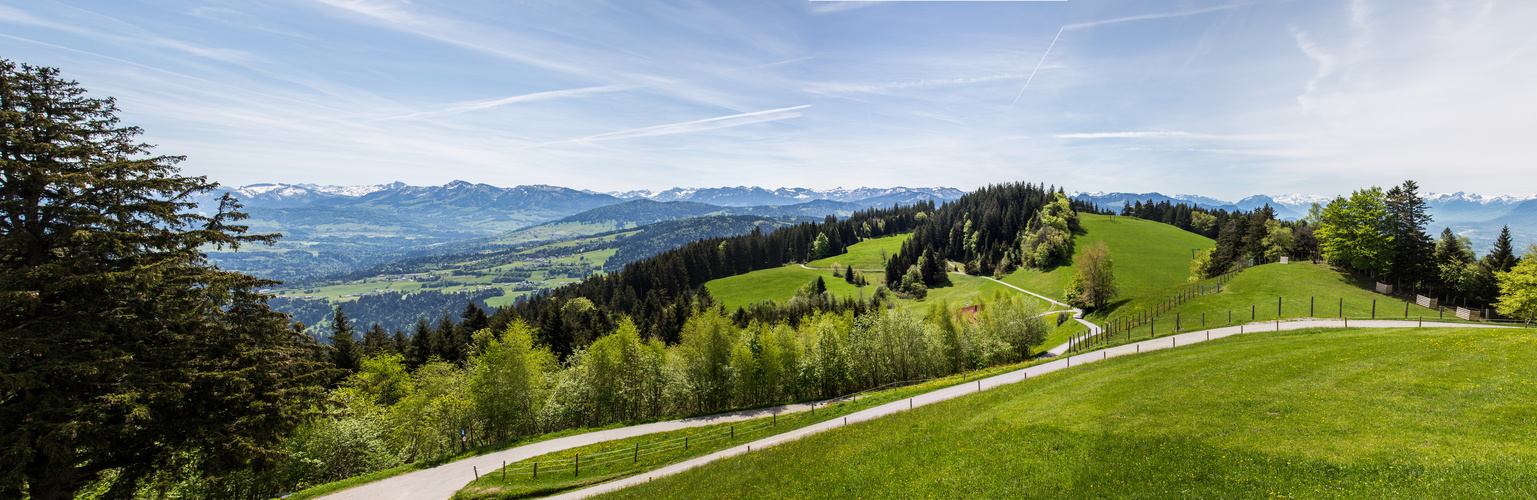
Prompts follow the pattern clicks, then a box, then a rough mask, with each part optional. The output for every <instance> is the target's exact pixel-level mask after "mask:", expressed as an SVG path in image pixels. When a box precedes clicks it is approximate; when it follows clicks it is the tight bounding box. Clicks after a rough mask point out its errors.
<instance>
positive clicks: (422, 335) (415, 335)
mask: <svg viewBox="0 0 1537 500" xmlns="http://www.w3.org/2000/svg"><path fill="white" fill-rule="evenodd" d="M436 351H437V346H436V345H434V342H433V341H432V326H431V325H428V324H427V319H426V318H417V319H416V329H415V330H413V331H412V332H411V346H410V348H408V349H406V364H407V365H409V366H410V367H411V368H412V369H416V368H417V367H419V366H422V365H425V364H427V361H429V360H431V359H432V356H433V355H435V354H436Z"/></svg>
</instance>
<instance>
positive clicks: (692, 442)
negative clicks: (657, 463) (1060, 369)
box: [501, 367, 996, 479]
mask: <svg viewBox="0 0 1537 500" xmlns="http://www.w3.org/2000/svg"><path fill="white" fill-rule="evenodd" d="M993 368H996V367H989V368H983V369H980V370H976V372H978V374H980V373H983V372H987V371H990V370H992V369H993ZM954 375H955V374H951V375H946V376H943V377H934V378H927V379H915V380H900V381H896V382H887V383H885V384H881V385H879V386H876V387H873V388H870V389H865V390H861V391H857V392H853V393H849V394H846V395H843V396H839V397H836V398H832V399H829V400H827V402H826V404H824V405H822V406H824V407H827V406H832V405H834V404H838V403H843V402H854V401H858V400H859V397H860V396H865V397H868V395H869V393H872V392H877V391H884V390H891V389H898V388H902V387H909V386H914V385H920V384H923V383H926V382H932V381H935V380H942V379H946V378H951V377H953V376H954ZM961 375H963V378H962V382H964V380H965V377H968V376H970V374H969V373H964V372H963V373H961ZM817 406H818V405H817V404H816V403H813V404H812V409H811V411H799V412H795V413H790V414H787V415H784V416H780V415H779V414H774V415H772V416H771V417H768V418H759V419H757V420H753V421H749V422H748V423H742V424H731V425H728V426H725V427H721V428H719V429H715V430H713V431H706V432H703V433H699V434H686V435H684V436H680V437H675V438H671V439H666V440H662V441H656V442H650V443H637V444H636V445H635V446H634V447H625V448H618V449H614V450H610V451H605V452H600V453H592V454H576V453H572V455H571V456H570V457H569V458H556V459H548V460H536V458H538V457H535V458H530V459H526V460H522V461H519V462H517V463H513V464H509V465H506V466H504V467H503V468H502V469H501V470H502V471H505V473H504V474H526V475H529V476H530V479H532V478H535V477H538V475H540V474H554V473H571V474H573V475H578V476H579V475H580V471H581V468H582V467H588V468H592V467H604V466H608V465H613V464H616V463H621V462H626V461H628V462H630V463H631V464H634V463H639V462H640V459H641V458H643V457H647V456H652V455H657V454H660V453H666V452H669V451H674V450H677V449H680V448H691V447H694V446H700V445H707V444H710V443H715V442H719V441H721V440H731V439H736V438H737V437H738V436H747V435H750V434H753V433H754V432H757V431H761V430H764V429H769V428H773V427H777V426H778V425H779V423H780V422H785V423H787V424H794V423H796V422H799V421H800V419H802V418H806V417H811V416H815V414H816V407H817ZM552 453H562V452H558V451H557V452H552ZM549 455H550V454H545V455H541V456H549Z"/></svg>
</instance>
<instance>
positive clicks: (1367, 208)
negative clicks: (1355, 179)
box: [1308, 180, 1521, 307]
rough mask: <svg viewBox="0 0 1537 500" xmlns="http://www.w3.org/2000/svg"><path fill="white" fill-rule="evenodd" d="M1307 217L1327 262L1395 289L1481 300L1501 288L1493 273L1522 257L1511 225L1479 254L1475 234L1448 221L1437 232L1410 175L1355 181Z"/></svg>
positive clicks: (1470, 302) (1476, 303)
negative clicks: (1387, 184)
mask: <svg viewBox="0 0 1537 500" xmlns="http://www.w3.org/2000/svg"><path fill="white" fill-rule="evenodd" d="M1308 222H1310V223H1312V224H1315V225H1316V230H1315V231H1314V232H1315V234H1316V235H1317V237H1318V244H1319V248H1320V250H1321V251H1322V254H1323V256H1324V257H1325V258H1327V259H1328V260H1329V262H1331V263H1333V264H1335V265H1338V266H1340V267H1344V268H1347V269H1350V270H1353V271H1355V272H1358V273H1361V274H1365V275H1368V276H1372V277H1375V278H1377V279H1379V280H1380V281H1384V282H1388V283H1393V284H1396V285H1397V288H1398V289H1401V290H1404V291H1413V292H1415V293H1423V294H1427V295H1434V296H1442V297H1446V298H1449V299H1453V300H1459V299H1460V303H1461V304H1462V305H1474V306H1478V307H1483V306H1487V305H1489V304H1491V303H1493V302H1494V301H1495V300H1496V299H1497V298H1498V296H1499V294H1500V289H1499V284H1498V282H1497V280H1496V276H1497V275H1498V274H1500V273H1506V272H1509V271H1510V270H1511V269H1513V268H1514V267H1515V266H1516V264H1517V263H1518V262H1520V260H1521V259H1519V258H1517V257H1516V254H1515V249H1514V248H1513V247H1512V244H1511V237H1510V227H1509V226H1506V227H1504V228H1502V229H1501V230H1500V234H1499V236H1498V237H1496V238H1495V241H1494V246H1493V248H1492V249H1491V250H1490V251H1489V253H1488V254H1486V255H1484V256H1483V257H1482V258H1480V257H1478V256H1477V255H1476V254H1475V253H1474V252H1473V246H1472V242H1471V241H1470V240H1468V239H1467V238H1465V237H1461V236H1458V235H1457V234H1456V233H1455V232H1453V231H1452V229H1451V228H1449V227H1448V228H1444V229H1443V230H1442V231H1441V234H1440V237H1439V238H1437V239H1432V238H1431V237H1430V235H1429V234H1427V233H1426V230H1427V229H1428V228H1429V226H1430V223H1431V222H1432V217H1431V216H1430V214H1429V213H1428V210H1427V204H1426V202H1425V200H1424V199H1423V198H1421V197H1420V196H1419V185H1418V184H1416V183H1415V182H1414V181H1412V180H1408V181H1404V182H1403V184H1400V185H1398V186H1394V187H1392V188H1390V189H1388V190H1386V191H1384V190H1383V189H1382V188H1380V187H1375V186H1374V187H1370V188H1366V189H1358V190H1356V191H1354V192H1352V193H1351V194H1350V196H1348V197H1346V196H1340V197H1337V198H1335V199H1334V200H1333V201H1330V202H1329V204H1328V205H1324V206H1319V205H1317V204H1315V205H1314V207H1313V209H1312V210H1311V211H1310V212H1309V214H1308Z"/></svg>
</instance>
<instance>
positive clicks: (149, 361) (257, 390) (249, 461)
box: [0, 60, 329, 500]
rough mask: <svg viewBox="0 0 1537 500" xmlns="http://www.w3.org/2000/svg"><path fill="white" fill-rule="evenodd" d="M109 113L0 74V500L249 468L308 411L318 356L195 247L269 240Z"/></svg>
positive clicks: (111, 490) (31, 70) (119, 493)
mask: <svg viewBox="0 0 1537 500" xmlns="http://www.w3.org/2000/svg"><path fill="white" fill-rule="evenodd" d="M116 112H117V108H116V106H115V104H114V101H113V99H111V98H107V99H99V98H92V97H88V96H87V95H86V92H85V90H84V89H82V88H80V87H79V86H78V84H76V83H75V82H72V81H67V80H64V79H62V78H60V76H59V72H58V70H56V69H51V68H40V67H34V66H29V65H20V64H16V63H13V62H10V61H5V60H0V498H20V497H22V496H23V493H22V492H23V491H25V492H26V495H27V496H30V497H31V498H32V499H33V500H53V499H59V498H72V497H73V496H74V495H75V494H76V492H77V491H79V490H80V489H81V488H82V487H84V486H86V485H88V484H92V483H96V482H102V483H103V486H104V487H105V488H107V491H106V493H105V494H104V495H102V497H103V498H129V497H130V496H132V495H133V493H134V491H135V490H136V489H137V488H138V486H139V485H140V484H142V482H143V481H144V480H145V479H146V478H148V477H150V476H154V475H159V477H160V478H161V479H168V480H174V479H178V477H176V476H181V477H180V478H182V479H184V478H186V476H187V475H192V474H195V475H196V479H198V480H199V481H200V482H205V483H207V482H217V481H219V480H221V478H222V477H223V474H224V473H226V472H227V471H232V470H236V469H245V468H251V467H257V468H260V467H261V466H262V464H263V462H264V461H265V460H268V459H271V458H274V457H276V456H277V454H278V451H277V444H278V441H279V440H280V439H281V437H282V436H284V435H286V434H287V433H288V432H289V431H290V430H291V429H292V428H294V426H295V425H297V424H298V423H299V422H300V420H301V419H302V418H303V417H304V415H305V414H306V413H307V412H310V411H313V410H314V409H315V408H316V407H317V403H318V402H319V401H321V400H322V399H323V392H322V391H323V390H322V388H321V385H322V383H323V382H324V379H325V378H326V377H327V376H328V375H329V374H328V373H327V371H328V369H327V368H326V364H325V363H324V362H323V361H322V360H323V358H324V356H322V355H321V354H320V353H319V351H318V349H319V346H318V345H316V344H315V343H313V342H310V341H308V340H307V337H303V336H302V335H301V334H299V333H298V332H297V331H295V330H293V329H292V328H290V327H289V324H288V321H287V317H286V316H284V315H282V314H279V313H277V312H274V311H272V310H271V309H270V308H268V307H267V303H266V301H267V298H268V296H266V295H263V294H261V293H259V292H258V290H259V289H260V288H262V287H264V286H270V285H271V284H272V282H269V281H264V280H259V279H256V278H253V277H251V276H247V275H243V274H238V273H233V272H226V271H221V270H219V269H217V268H215V267H213V266H212V265H210V264H209V263H208V262H207V260H206V258H205V256H204V254H203V253H202V251H201V249H203V248H205V247H236V246H239V245H240V244H243V243H251V242H258V241H270V239H271V238H272V236H267V235H247V234H244V232H245V229H246V228H245V227H243V226H238V225H233V224H232V223H233V222H236V221H238V220H240V219H242V218H244V215H243V214H241V213H239V212H238V209H239V205H238V204H236V203H235V202H234V200H233V199H232V198H229V197H228V196H226V197H224V198H223V200H222V201H221V202H220V206H219V207H217V210H212V212H213V215H200V214H198V213H196V212H192V211H191V210H192V209H193V208H194V206H195V205H194V204H193V203H192V202H191V200H192V197H193V196H194V195H198V194H201V193H206V192H209V191H211V190H212V189H214V188H215V187H216V186H217V184H215V183H212V182H210V181H208V180H207V179H206V178H203V177H187V176H182V175H180V174H179V170H178V168H177V167H176V165H177V163H178V162H180V161H182V160H183V158H181V157H176V156H150V146H149V145H146V144H143V143H140V142H137V140H136V139H137V137H138V136H139V135H140V134H141V131H140V129H138V128H137V127H126V126H122V125H120V124H119V122H118V119H117V117H116Z"/></svg>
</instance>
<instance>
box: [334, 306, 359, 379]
mask: <svg viewBox="0 0 1537 500" xmlns="http://www.w3.org/2000/svg"><path fill="white" fill-rule="evenodd" d="M327 340H330V341H331V349H332V351H331V363H332V364H334V365H336V367H337V368H341V369H343V370H348V371H357V369H358V345H357V342H356V340H357V332H356V331H354V330H353V329H352V320H350V319H348V318H347V313H345V312H342V306H341V305H337V306H336V311H335V313H333V314H332V315H331V335H330V336H329V337H327Z"/></svg>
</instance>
